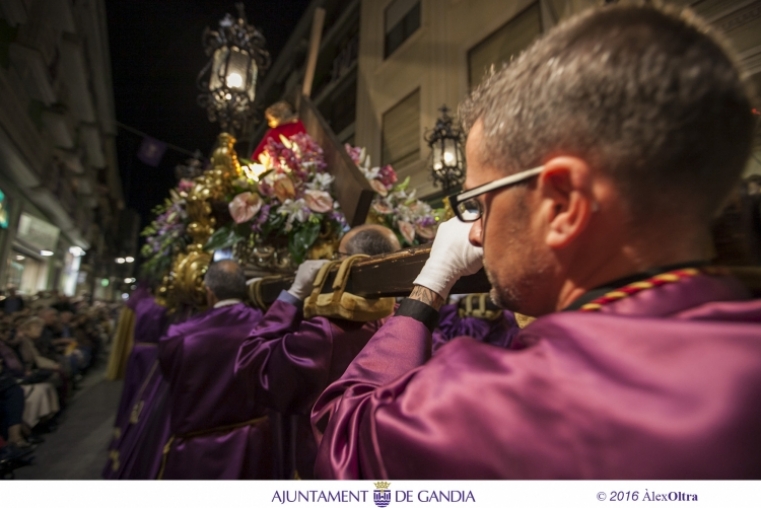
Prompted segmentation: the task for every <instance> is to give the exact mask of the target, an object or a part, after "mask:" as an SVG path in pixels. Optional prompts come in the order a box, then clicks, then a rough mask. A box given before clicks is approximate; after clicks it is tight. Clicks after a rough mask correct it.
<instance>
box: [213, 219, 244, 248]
mask: <svg viewBox="0 0 761 508" xmlns="http://www.w3.org/2000/svg"><path fill="white" fill-rule="evenodd" d="M246 229H248V228H247V227H245V226H244V227H243V228H241V227H240V226H239V225H237V224H235V223H230V224H226V225H224V226H222V227H221V228H219V229H217V230H216V231H214V234H212V235H211V237H210V238H209V240H208V241H207V242H206V245H204V247H203V248H204V249H205V250H208V251H211V252H214V251H215V250H221V249H227V248H229V247H232V246H234V245H235V244H236V243H238V242H240V241H242V240H245V239H246Z"/></svg>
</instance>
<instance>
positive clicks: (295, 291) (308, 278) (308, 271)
mask: <svg viewBox="0 0 761 508" xmlns="http://www.w3.org/2000/svg"><path fill="white" fill-rule="evenodd" d="M327 262H328V261H327V260H326V259H310V260H308V261H304V262H303V263H301V264H300V265H299V269H298V270H296V278H295V279H294V280H293V285H291V288H290V289H289V290H288V292H289V293H290V294H292V295H293V296H295V297H296V298H298V299H299V300H304V299H305V298H306V297H307V296H309V294H310V293H311V292H312V285H313V283H314V278H315V277H317V272H319V271H320V268H322V265H324V264H325V263H327Z"/></svg>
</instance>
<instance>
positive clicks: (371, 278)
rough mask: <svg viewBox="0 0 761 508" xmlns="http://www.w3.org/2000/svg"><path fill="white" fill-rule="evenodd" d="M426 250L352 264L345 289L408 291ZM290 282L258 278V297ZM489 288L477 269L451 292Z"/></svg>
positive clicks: (271, 296)
mask: <svg viewBox="0 0 761 508" xmlns="http://www.w3.org/2000/svg"><path fill="white" fill-rule="evenodd" d="M429 253H430V248H428V247H418V248H415V249H405V250H403V251H401V252H396V253H394V254H387V255H383V256H373V257H371V258H368V259H366V260H362V261H360V262H358V263H357V264H355V265H354V266H353V267H352V269H351V274H350V275H349V281H348V283H347V285H346V290H347V291H349V292H350V293H352V294H355V295H357V296H362V297H364V298H380V297H386V296H407V295H409V294H410V291H412V282H413V281H414V280H415V278H416V277H417V276H418V274H419V273H420V270H422V268H423V265H424V264H425V262H426V260H427V259H428V255H429ZM336 271H337V268H336V269H334V270H333V274H331V275H330V276H328V280H327V281H326V283H325V285H324V286H323V288H324V291H325V292H330V291H331V289H330V288H331V286H332V280H333V277H334V276H335V272H336ZM291 283H293V276H283V277H272V278H268V279H266V280H264V281H262V285H261V296H262V300H264V302H265V303H267V304H270V303H272V302H274V301H275V300H276V299H277V297H278V295H279V294H280V291H282V290H285V289H288V288H289V287H290V286H291ZM490 289H491V284H489V281H488V280H487V278H486V274H485V273H484V271H483V270H481V271H479V272H478V273H476V274H475V275H469V276H467V277H463V278H462V279H460V280H459V281H457V283H456V284H455V286H454V288H453V289H452V293H453V294H464V293H487V292H488V291H489V290H490Z"/></svg>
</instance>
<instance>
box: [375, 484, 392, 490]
mask: <svg viewBox="0 0 761 508" xmlns="http://www.w3.org/2000/svg"><path fill="white" fill-rule="evenodd" d="M373 485H375V488H376V489H380V490H386V489H387V488H389V487H390V486H391V482H375V483H373Z"/></svg>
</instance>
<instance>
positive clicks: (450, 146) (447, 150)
mask: <svg viewBox="0 0 761 508" xmlns="http://www.w3.org/2000/svg"><path fill="white" fill-rule="evenodd" d="M443 144H444V157H443V163H444V166H447V167H455V166H457V143H456V141H455V140H454V139H452V138H444V141H443Z"/></svg>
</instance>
